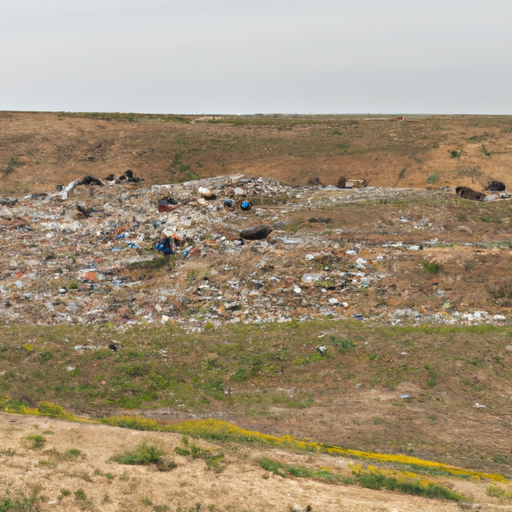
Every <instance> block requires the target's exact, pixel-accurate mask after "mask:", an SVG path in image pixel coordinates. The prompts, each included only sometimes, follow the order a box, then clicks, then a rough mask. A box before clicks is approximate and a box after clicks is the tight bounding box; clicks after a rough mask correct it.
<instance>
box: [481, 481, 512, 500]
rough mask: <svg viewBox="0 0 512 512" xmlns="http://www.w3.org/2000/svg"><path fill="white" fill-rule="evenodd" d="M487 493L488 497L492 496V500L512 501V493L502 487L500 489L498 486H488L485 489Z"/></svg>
mask: <svg viewBox="0 0 512 512" xmlns="http://www.w3.org/2000/svg"><path fill="white" fill-rule="evenodd" d="M485 492H486V493H487V496H491V497H492V498H501V499H505V500H512V492H510V491H505V489H502V488H501V487H498V486H497V485H494V484H493V485H488V486H487V488H486V489H485Z"/></svg>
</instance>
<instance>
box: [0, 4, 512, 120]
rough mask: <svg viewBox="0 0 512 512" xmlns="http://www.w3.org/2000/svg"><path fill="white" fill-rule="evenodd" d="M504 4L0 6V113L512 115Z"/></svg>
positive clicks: (509, 35)
mask: <svg viewBox="0 0 512 512" xmlns="http://www.w3.org/2000/svg"><path fill="white" fill-rule="evenodd" d="M511 26H512V1H511V0H421V1H420V0H315V1H312V0H1V3H0V110H37V111H48V110H50V111H103V112H147V113H150V112H151V113H190V114H201V113H224V114H237V113H238V114H244V113H247V114H251V113H377V114H378V113H397V114H399V113H441V114H442V113H446V114H448V113H468V114H512V60H511V58H510V57H511V53H512V29H511Z"/></svg>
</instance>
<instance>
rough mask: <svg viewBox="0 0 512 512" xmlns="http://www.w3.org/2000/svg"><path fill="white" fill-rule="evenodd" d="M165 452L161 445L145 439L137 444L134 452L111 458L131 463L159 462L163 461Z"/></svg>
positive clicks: (120, 462)
mask: <svg viewBox="0 0 512 512" xmlns="http://www.w3.org/2000/svg"><path fill="white" fill-rule="evenodd" d="M164 453H165V452H164V450H163V449H162V447H161V446H157V445H155V444H151V443H150V442H149V441H147V440H145V441H142V443H140V444H139V445H138V446H137V448H136V449H135V451H134V452H132V453H125V454H121V455H115V456H114V457H112V459H111V460H112V461H114V462H118V463H119V464H129V465H148V464H158V463H159V462H162V461H163V456H164Z"/></svg>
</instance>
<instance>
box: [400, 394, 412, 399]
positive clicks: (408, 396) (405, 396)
mask: <svg viewBox="0 0 512 512" xmlns="http://www.w3.org/2000/svg"><path fill="white" fill-rule="evenodd" d="M400 398H401V399H402V400H405V399H406V398H411V395H407V394H404V395H400Z"/></svg>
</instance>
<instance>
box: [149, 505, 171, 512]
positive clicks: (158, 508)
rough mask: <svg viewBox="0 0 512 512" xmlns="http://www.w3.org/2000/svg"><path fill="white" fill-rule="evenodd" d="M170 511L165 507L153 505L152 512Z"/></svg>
mask: <svg viewBox="0 0 512 512" xmlns="http://www.w3.org/2000/svg"><path fill="white" fill-rule="evenodd" d="M169 510H171V509H170V508H169V507H168V506H167V505H154V506H153V512H169Z"/></svg>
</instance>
